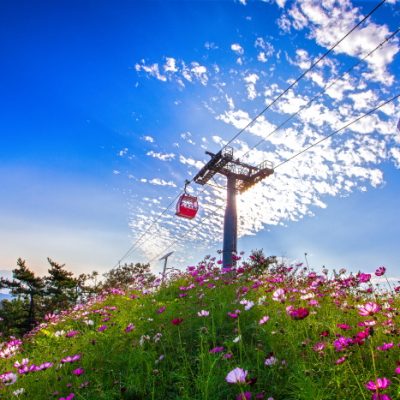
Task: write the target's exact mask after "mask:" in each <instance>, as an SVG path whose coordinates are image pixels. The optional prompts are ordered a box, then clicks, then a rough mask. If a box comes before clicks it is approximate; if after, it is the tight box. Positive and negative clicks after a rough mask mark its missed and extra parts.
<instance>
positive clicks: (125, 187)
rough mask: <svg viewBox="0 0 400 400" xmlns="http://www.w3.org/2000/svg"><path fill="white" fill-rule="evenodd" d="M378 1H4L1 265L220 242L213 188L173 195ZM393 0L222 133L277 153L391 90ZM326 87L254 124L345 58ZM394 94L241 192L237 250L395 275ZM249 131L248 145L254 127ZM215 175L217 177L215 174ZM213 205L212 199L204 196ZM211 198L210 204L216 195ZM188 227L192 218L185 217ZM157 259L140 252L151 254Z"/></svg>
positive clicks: (399, 66) (250, 155) (259, 154)
mask: <svg viewBox="0 0 400 400" xmlns="http://www.w3.org/2000/svg"><path fill="white" fill-rule="evenodd" d="M376 4H377V2H372V1H352V2H351V1H330V0H329V1H328V0H325V1H316V0H315V1H313V0H297V1H284V0H275V1H273V0H271V1H251V0H248V1H244V0H242V1H228V0H226V1H142V2H139V1H137V2H132V1H129V2H123V1H119V2H117V3H113V4H111V2H106V1H96V2H92V1H84V2H66V1H65V2H64V1H60V2H56V3H55V2H44V1H38V2H35V3H34V4H33V3H32V2H23V1H9V2H5V3H3V4H2V12H1V13H0V31H1V32H0V37H1V48H2V56H3V57H2V63H1V65H0V70H1V76H2V79H1V82H0V90H1V92H2V94H3V95H2V96H1V100H0V101H1V107H0V121H1V122H0V160H1V163H0V182H1V193H2V194H1V196H0V269H11V268H12V267H14V266H15V262H16V259H17V258H18V257H22V258H24V259H26V260H27V262H28V264H29V265H30V266H31V267H32V268H33V269H35V270H36V271H38V273H41V274H42V273H45V271H46V269H47V265H46V257H51V258H53V259H54V260H56V261H58V262H61V263H66V264H67V267H68V268H70V269H71V270H72V271H74V272H76V273H80V272H83V271H85V272H89V271H92V270H94V269H96V270H98V271H99V272H105V271H107V270H108V269H110V268H111V267H112V266H114V264H115V263H116V262H117V261H118V260H119V259H120V258H121V256H122V255H123V254H124V253H125V252H126V250H127V249H128V248H129V247H130V245H131V244H132V243H135V241H136V240H137V239H138V238H139V237H140V236H141V235H142V233H143V232H145V231H146V230H147V228H148V227H149V226H150V225H151V224H152V222H153V221H155V220H157V222H156V223H155V224H154V226H153V228H152V229H151V230H150V231H149V232H148V234H147V235H146V236H145V237H144V238H143V239H144V240H142V241H141V242H139V246H137V248H135V249H134V251H133V252H132V253H131V254H130V255H129V257H127V258H126V259H125V260H124V261H127V262H130V261H143V262H146V261H149V260H153V259H154V258H157V257H158V258H159V257H161V255H163V252H165V253H166V252H169V251H174V255H173V257H172V258H171V259H170V261H171V263H173V264H174V266H177V267H183V266H186V265H188V264H191V263H194V262H196V261H198V260H200V259H201V258H202V257H203V256H204V255H206V254H216V251H217V250H218V249H220V248H221V239H222V231H221V229H222V208H221V207H222V205H223V202H224V199H225V194H224V193H223V192H222V193H221V191H220V190H218V189H217V188H215V187H211V186H208V187H205V188H204V187H201V186H198V185H195V184H193V185H191V188H190V190H191V191H192V193H194V194H196V195H198V196H199V199H200V207H201V209H200V211H199V216H198V218H197V219H196V220H194V221H186V220H182V219H179V218H177V217H175V216H174V210H173V208H171V209H170V210H169V211H168V212H166V213H165V214H164V215H163V217H162V218H158V216H159V215H160V213H161V212H163V211H164V209H165V208H166V207H167V206H168V204H170V202H171V200H172V199H174V198H175V197H176V196H177V195H178V193H180V192H181V190H182V188H183V184H184V181H185V179H191V178H192V177H193V176H194V174H195V173H196V171H197V170H198V168H199V167H201V166H202V165H203V164H204V163H205V162H206V161H208V156H206V155H205V154H204V151H205V150H209V151H212V152H216V151H218V150H219V149H220V148H221V147H222V146H223V145H224V144H225V143H226V142H227V141H229V140H230V139H231V138H232V137H233V136H234V135H235V134H236V133H237V132H238V131H239V130H240V129H241V128H242V127H243V126H244V125H245V124H246V123H247V122H249V121H250V120H251V119H252V118H253V117H254V116H255V115H257V113H259V112H260V111H261V110H262V109H263V108H264V107H266V106H267V105H268V104H269V103H270V102H271V101H272V100H273V99H274V98H275V97H276V96H277V95H278V94H279V93H281V92H282V91H283V90H284V89H286V88H287V87H288V86H289V84H290V83H291V82H292V80H293V79H295V78H297V77H298V76H299V75H300V74H301V73H302V72H304V71H305V70H306V69H307V68H308V66H309V65H310V60H312V61H314V60H316V59H317V57H319V56H320V55H322V54H323V53H324V52H325V51H326V50H327V49H328V48H329V47H331V46H332V45H333V44H334V43H335V42H336V41H337V40H339V39H340V38H341V37H342V36H343V35H344V33H346V32H347V31H348V30H349V29H351V28H352V27H353V26H354V25H355V24H356V23H357V22H358V21H359V20H360V19H361V17H362V16H363V15H366V14H367V13H368V12H369V11H370V10H371V9H372V8H373V7H374V6H375V5H376ZM399 17H400V6H399V2H398V1H397V2H396V1H394V0H391V1H389V0H388V1H386V3H385V4H384V5H382V6H381V7H380V8H379V9H378V10H377V11H376V12H375V13H374V14H373V15H372V16H371V17H370V18H369V19H368V20H367V21H366V22H365V23H364V24H363V25H361V26H360V28H359V29H358V30H357V31H355V32H354V33H353V34H352V36H350V37H349V38H348V39H346V40H345V41H344V42H343V43H342V44H341V45H340V47H338V48H337V49H336V50H335V51H334V52H333V53H332V54H330V55H329V56H328V57H327V58H325V59H324V61H323V62H322V63H320V64H319V65H318V66H317V67H316V68H314V69H313V70H312V72H311V73H309V74H307V75H306V77H305V78H304V79H302V80H301V81H300V82H299V84H298V85H296V86H295V88H294V89H293V90H292V91H290V92H288V93H287V95H285V96H284V97H283V99H282V100H281V101H280V102H278V103H276V105H274V106H273V107H272V108H271V109H270V110H268V111H267V112H266V113H265V114H264V115H263V116H262V117H261V118H259V119H258V120H257V121H256V123H255V124H254V125H253V126H252V127H251V128H249V129H248V130H247V131H246V132H244V133H243V134H241V135H240V136H239V137H238V138H237V140H235V141H234V142H233V143H232V147H233V148H234V151H235V155H237V156H238V157H244V160H245V161H246V162H249V163H253V164H258V163H259V162H261V161H263V160H264V159H268V160H270V161H272V162H273V163H274V164H275V165H277V164H279V163H280V162H281V161H283V160H285V159H286V158H288V157H290V155H292V154H295V153H296V152H298V151H300V150H301V149H302V148H304V147H305V146H306V145H307V144H311V143H313V142H314V141H316V140H318V139H320V138H322V137H323V136H324V135H327V134H329V133H331V132H332V131H334V130H335V129H338V128H340V127H341V126H343V125H344V124H345V123H347V122H349V121H351V120H353V119H355V118H356V117H358V116H360V115H362V114H363V113H365V112H367V111H369V110H370V109H372V108H374V107H376V106H378V105H379V104H380V103H382V102H383V101H385V100H387V99H389V98H391V97H393V96H395V95H396V94H399V93H400V90H399V89H400V84H399V71H400V56H399V50H400V49H399V40H398V38H397V36H396V37H394V38H393V39H391V40H390V41H389V42H387V43H385V44H384V45H383V46H382V47H381V49H379V50H377V51H375V52H374V53H373V54H372V55H371V56H369V57H368V58H366V59H365V60H364V61H361V62H360V60H361V59H362V58H363V57H364V56H366V55H367V54H368V53H369V52H370V51H371V50H372V49H374V48H375V47H376V46H377V45H378V44H379V43H380V42H382V41H384V40H385V38H387V37H388V36H389V35H390V34H391V33H393V32H394V31H395V30H396V29H397V28H398V21H399ZM357 62H360V64H359V66H358V67H357V68H356V69H354V70H353V71H351V73H350V75H349V76H346V77H345V79H339V80H338V81H337V83H335V85H333V86H332V87H331V88H330V89H329V90H328V91H327V92H326V93H325V94H322V95H321V96H320V97H319V98H318V99H317V100H315V101H314V102H313V103H312V104H311V105H310V106H309V107H308V106H307V107H306V108H305V109H304V110H303V111H302V112H301V113H300V114H299V115H298V116H296V117H295V118H293V120H291V121H290V122H288V123H287V125H285V126H284V127H283V128H282V129H280V130H279V131H278V132H276V133H274V134H273V135H271V136H269V137H267V135H268V134H269V132H271V131H273V129H274V128H275V127H276V126H277V125H279V124H280V123H281V122H282V121H284V120H285V119H286V118H287V117H288V116H290V115H291V114H292V113H294V112H297V110H298V109H299V107H301V106H304V105H305V104H307V102H308V101H309V99H310V98H312V97H313V96H314V95H315V94H317V93H318V92H320V91H321V90H323V88H324V86H325V85H327V84H329V83H331V82H332V80H333V79H337V78H340V76H341V74H342V73H343V72H344V71H345V70H346V69H347V68H349V67H351V66H352V65H354V64H355V63H357ZM399 106H400V102H399V100H398V99H397V100H395V101H394V102H393V103H391V104H389V105H388V106H386V107H385V108H382V109H381V110H379V111H378V112H376V113H374V114H373V115H371V116H370V117H368V118H364V119H363V120H361V121H360V122H359V123H357V124H354V125H352V126H351V128H350V129H347V130H345V131H343V132H342V133H341V134H338V135H336V136H334V137H332V138H331V139H330V140H327V141H325V142H324V144H323V145H320V146H317V147H315V148H313V149H312V150H310V151H309V152H307V153H305V154H304V155H303V156H300V157H298V158H296V159H295V160H293V161H292V162H289V163H287V164H286V166H284V167H282V168H281V169H279V170H277V171H276V173H275V174H274V175H273V176H272V177H270V178H267V179H266V180H265V181H264V182H263V183H262V184H259V185H258V186H257V187H256V188H254V189H252V190H250V191H248V192H247V193H245V194H244V195H242V196H240V198H239V201H238V208H239V212H240V230H239V233H240V239H239V250H243V251H246V253H247V254H249V252H250V250H251V249H255V248H263V249H264V251H265V253H266V254H272V255H277V256H279V257H284V258H286V259H287V260H296V259H297V260H304V253H305V252H307V253H308V260H309V262H310V264H311V265H313V266H314V267H316V268H320V267H321V266H322V265H325V266H327V267H330V268H340V267H347V268H349V269H350V270H353V271H357V270H358V269H362V270H364V271H373V270H374V269H375V267H377V266H379V265H385V266H387V268H388V269H389V272H390V275H392V276H400V264H399V260H400V248H399V246H398V239H397V238H398V237H399V234H400V217H399V216H398V210H397V208H398V200H397V199H398V198H399V195H400V177H399V167H400V132H399V131H398V130H396V124H397V121H398V119H399V117H400V112H399V111H398V110H399V109H400V107H399ZM260 140H262V143H261V144H260V145H259V146H257V147H256V148H255V149H253V150H251V151H249V150H250V148H251V147H252V146H254V145H255V144H256V143H258V142H260ZM219 183H220V184H223V180H220V182H219ZM216 206H217V207H216ZM218 207H220V208H218ZM189 231H190V232H189ZM160 264H161V263H159V262H156V261H153V262H152V266H153V268H154V270H156V271H158V270H160V268H161V265H160Z"/></svg>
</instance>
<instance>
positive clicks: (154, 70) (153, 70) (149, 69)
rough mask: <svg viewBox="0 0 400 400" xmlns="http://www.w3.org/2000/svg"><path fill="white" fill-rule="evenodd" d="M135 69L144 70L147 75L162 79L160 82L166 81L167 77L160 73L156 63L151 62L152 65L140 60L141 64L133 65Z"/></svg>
mask: <svg viewBox="0 0 400 400" xmlns="http://www.w3.org/2000/svg"><path fill="white" fill-rule="evenodd" d="M135 69H136V71H138V72H139V71H144V72H146V73H147V74H148V75H150V76H152V77H154V78H156V79H158V80H160V81H162V82H166V81H167V77H166V76H165V75H162V74H161V73H160V69H159V67H158V64H157V63H155V64H152V65H145V63H144V60H142V64H136V65H135Z"/></svg>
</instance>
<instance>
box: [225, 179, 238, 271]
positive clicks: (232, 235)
mask: <svg viewBox="0 0 400 400" xmlns="http://www.w3.org/2000/svg"><path fill="white" fill-rule="evenodd" d="M227 178H228V182H227V185H226V188H227V196H226V197H227V198H226V208H225V219H224V248H223V251H222V252H223V257H222V264H223V266H224V267H225V268H226V267H233V266H234V265H235V263H236V261H235V260H234V259H233V257H232V256H233V253H236V250H237V212H236V178H235V177H234V176H232V175H228V176H227Z"/></svg>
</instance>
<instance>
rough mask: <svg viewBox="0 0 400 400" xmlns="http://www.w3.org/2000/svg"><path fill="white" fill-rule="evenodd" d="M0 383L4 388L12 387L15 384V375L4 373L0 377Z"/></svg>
mask: <svg viewBox="0 0 400 400" xmlns="http://www.w3.org/2000/svg"><path fill="white" fill-rule="evenodd" d="M0 382H2V383H4V385H5V386H9V385H13V384H14V383H15V382H17V375H16V374H14V373H13V372H5V373H4V374H1V375H0Z"/></svg>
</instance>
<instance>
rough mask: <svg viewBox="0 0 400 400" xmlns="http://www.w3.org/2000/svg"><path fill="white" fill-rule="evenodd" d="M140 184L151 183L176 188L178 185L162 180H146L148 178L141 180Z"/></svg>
mask: <svg viewBox="0 0 400 400" xmlns="http://www.w3.org/2000/svg"><path fill="white" fill-rule="evenodd" d="M140 182H142V183H150V184H151V185H155V186H170V187H176V184H175V183H174V182H172V181H166V180H164V179H161V178H153V179H146V178H141V179H140Z"/></svg>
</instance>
